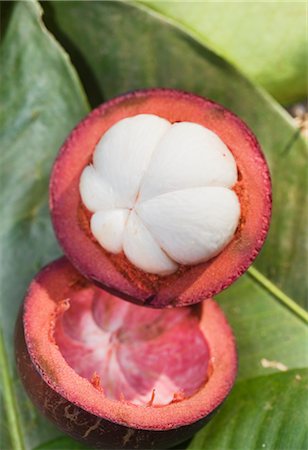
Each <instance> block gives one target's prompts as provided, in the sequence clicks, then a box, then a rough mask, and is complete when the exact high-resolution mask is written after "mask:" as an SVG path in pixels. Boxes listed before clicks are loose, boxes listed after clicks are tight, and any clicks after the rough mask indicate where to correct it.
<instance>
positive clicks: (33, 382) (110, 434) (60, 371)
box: [16, 258, 237, 449]
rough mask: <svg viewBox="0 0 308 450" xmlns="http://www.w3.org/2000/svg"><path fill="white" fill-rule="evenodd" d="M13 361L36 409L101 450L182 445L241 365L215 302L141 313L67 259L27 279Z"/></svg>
mask: <svg viewBox="0 0 308 450" xmlns="http://www.w3.org/2000/svg"><path fill="white" fill-rule="evenodd" d="M16 357H17V366H18V370H19V373H20V376H21V379H22V382H23V384H24V386H25V388H26V390H27V392H28V394H29V396H30V398H31V399H32V401H33V402H34V403H35V404H36V405H37V407H38V408H39V409H40V410H41V411H42V412H43V413H44V414H45V415H47V416H48V417H49V418H50V419H51V420H52V421H53V422H54V423H56V424H57V425H58V426H59V427H60V428H61V429H62V430H63V431H64V432H66V433H68V434H69V435H71V436H72V437H73V438H76V439H78V440H80V441H82V442H84V443H85V444H87V445H89V446H92V447H94V448H100V449H101V448H103V449H120V448H121V449H132V448H140V449H145V448H146V449H150V448H151V449H152V448H158V449H166V448H168V447H170V446H172V445H175V444H177V443H180V442H182V441H185V440H186V439H188V438H190V437H191V436H192V435H193V434H194V433H195V432H196V431H197V430H199V429H200V428H201V427H202V426H203V425H204V423H205V422H206V421H208V420H209V418H210V417H211V416H212V414H213V413H214V411H215V410H216V409H217V408H218V406H219V405H220V404H221V403H222V402H223V401H224V399H225V398H226V396H227V395H228V393H229V391H230V389H231V387H232V385H233V383H234V379H235V375H236V367H237V357H236V349H235V342H234V338H233V335H232V331H231V329H230V327H229V325H228V323H227V321H226V319H225V317H224V315H223V313H222V311H221V310H220V308H219V307H218V305H217V303H215V301H213V300H211V299H208V300H206V301H204V302H202V303H201V304H199V305H193V306H189V307H183V308H173V309H161V310H158V309H151V308H144V307H142V306H137V305H134V304H132V303H128V302H124V301H123V300H120V299H118V298H116V297H114V296H112V295H111V294H110V293H107V292H105V291H103V290H101V289H100V288H98V287H97V286H95V285H94V284H93V283H91V282H90V281H89V280H87V279H85V278H84V277H83V276H82V275H81V274H80V273H79V272H78V271H77V270H76V269H75V268H74V267H73V266H72V265H71V264H70V263H69V262H68V260H67V259H66V258H61V259H59V260H57V261H55V262H53V263H51V264H50V265H48V266H47V267H45V268H44V269H43V270H42V271H41V272H40V273H39V274H38V275H37V276H36V277H35V278H34V280H33V281H32V283H31V285H30V287H29V289H28V292H27V295H26V298H25V301H24V303H23V305H22V307H21V311H20V315H19V319H18V322H17V326H16Z"/></svg>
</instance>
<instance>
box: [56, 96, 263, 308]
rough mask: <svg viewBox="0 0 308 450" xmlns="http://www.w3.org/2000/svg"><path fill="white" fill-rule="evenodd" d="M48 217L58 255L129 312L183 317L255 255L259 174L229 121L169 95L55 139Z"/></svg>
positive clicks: (212, 106)
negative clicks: (180, 311) (145, 309)
mask: <svg viewBox="0 0 308 450" xmlns="http://www.w3.org/2000/svg"><path fill="white" fill-rule="evenodd" d="M50 209H51V216H52V221H53V225H54V229H55V233H56V236H57V238H58V240H59V243H60V245H61V246H62V248H63V250H64V253H65V255H66V256H67V257H68V259H69V260H70V261H71V263H72V264H73V265H74V266H75V267H76V268H77V269H78V271H79V272H81V273H82V274H83V275H84V276H85V277H86V278H88V279H90V280H92V281H93V282H94V283H96V284H97V285H99V286H101V287H103V288H104V289H106V290H108V291H109V292H111V293H113V294H115V295H117V296H119V297H122V298H124V299H126V300H130V301H132V302H134V303H139V304H141V305H147V306H151V307H155V308H163V307H166V306H169V307H171V306H185V305H190V304H194V303H197V302H199V301H200V300H203V299H205V298H210V297H212V296H213V295H215V294H217V293H218V292H220V291H221V290H222V289H225V288H226V287H227V286H229V285H230V284H231V283H232V282H233V281H235V280H236V279H237V278H238V277H239V276H240V275H241V274H242V273H243V272H244V271H245V270H246V269H247V268H248V267H249V265H250V264H251V263H252V261H253V260H254V259H255V257H256V256H257V254H258V253H259V251H260V249H261V247H262V245H263V243H264V240H265V237H266V234H267V231H268V228H269V222H270V215H271V183H270V175H269V171H268V167H267V164H266V162H265V159H264V156H263V154H262V152H261V149H260V146H259V144H258V142H257V140H256V138H255V136H254V135H253V133H252V132H251V131H250V130H249V128H248V127H247V126H246V125H245V124H244V123H243V122H242V121H241V120H240V119H239V118H238V117H237V116H235V115H234V114H233V113H231V112H230V111H228V110H226V109H225V108H224V107H222V106H221V105H218V104H217V103H214V102H212V101H210V100H207V99H204V98H201V97H198V96H196V95H193V94H188V93H184V92H180V91H176V90H170V89H152V90H143V91H136V92H133V93H129V94H126V95H122V96H120V97H117V98H115V99H113V100H110V101H109V102H106V103H104V104H103V105H101V106H100V107H98V108H97V109H95V110H94V111H93V112H92V113H91V114H90V115H89V116H87V117H86V118H85V119H84V120H83V121H82V122H80V123H79V125H78V126H77V127H76V128H75V129H74V130H73V131H72V133H71V134H70V135H69V137H68V138H67V140H66V142H65V143H64V145H63V147H62V148H61V150H60V152H59V155H58V157H57V159H56V162H55V164H54V167H53V171H52V175H51V182H50Z"/></svg>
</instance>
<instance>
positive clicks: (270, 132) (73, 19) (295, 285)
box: [47, 1, 308, 304]
mask: <svg viewBox="0 0 308 450" xmlns="http://www.w3.org/2000/svg"><path fill="white" fill-rule="evenodd" d="M47 20H48V25H49V27H51V28H52V30H53V32H54V33H55V34H56V36H57V37H58V39H59V40H60V41H61V43H62V44H63V45H65V46H66V48H67V49H68V50H69V51H70V52H71V54H72V55H73V57H74V58H73V62H74V63H75V65H76V66H77V67H78V68H80V69H82V70H83V71H84V70H85V69H87V71H88V72H90V73H91V77H90V78H89V80H87V79H86V78H85V79H84V80H83V81H84V83H85V89H86V91H88V89H89V86H90V88H91V89H93V80H95V89H96V96H94V97H93V91H91V97H92V98H94V99H96V100H97V102H99V101H100V100H101V99H102V98H109V97H112V96H115V95H117V94H119V93H121V92H125V91H129V90H133V89H138V88H144V87H155V86H157V87H162V86H163V87H173V88H179V89H184V90H187V91H191V92H195V93H197V94H201V95H204V96H206V97H209V98H211V99H213V100H216V101H218V102H220V103H222V104H223V105H225V106H226V107H228V108H230V109H231V110H233V111H234V112H235V113H237V114H238V115H239V116H240V117H242V118H243V119H244V120H245V121H246V122H247V123H248V125H250V126H251V128H252V129H253V130H254V132H255V134H256V135H257V137H258V139H259V140H260V142H261V145H262V147H263V148H264V151H265V154H266V157H267V160H268V162H269V165H270V168H271V172H272V177H273V220H272V225H271V231H270V234H269V237H268V240H267V243H266V245H265V247H264V249H263V252H262V254H261V256H260V257H259V258H258V260H257V262H256V265H257V267H258V269H259V270H260V271H261V272H263V273H264V274H265V275H266V276H267V277H268V278H269V279H270V280H271V281H273V282H274V283H275V284H277V285H278V287H279V288H280V289H281V290H282V291H285V292H286V294H287V295H289V296H290V297H293V298H294V299H295V300H296V301H297V302H299V303H301V304H303V303H304V301H305V298H306V286H307V284H306V278H307V277H306V273H305V272H306V271H305V265H304V264H303V261H305V258H306V251H305V247H304V245H303V242H304V240H305V232H306V224H307V220H308V217H307V209H306V210H304V211H303V205H304V204H305V201H306V199H307V192H308V188H307V183H308V176H307V171H306V167H307V151H306V150H307V148H306V146H305V142H304V140H303V139H302V138H301V137H300V136H299V133H298V131H297V129H296V128H295V127H294V126H293V125H292V122H291V118H290V117H289V116H288V115H287V113H286V112H285V111H284V110H282V109H281V108H280V107H279V105H278V104H277V103H276V102H275V101H274V100H273V99H271V98H270V97H269V96H267V95H266V94H264V93H263V92H262V91H261V90H260V89H257V88H256V87H254V86H253V85H252V84H251V83H250V82H249V81H247V80H246V79H245V78H244V77H243V76H242V75H241V74H240V73H239V72H237V71H236V70H235V69H234V68H233V67H232V66H230V65H229V64H228V63H227V62H225V61H224V60H222V59H221V58H219V57H218V56H216V55H215V54H214V53H213V52H211V51H210V50H208V49H207V48H206V47H205V46H202V45H201V44H200V43H199V42H197V41H196V40H194V39H193V38H192V37H190V36H189V35H188V34H187V33H185V32H183V31H182V30H179V29H178V28H176V27H174V26H172V25H170V23H169V22H168V21H167V20H166V19H164V18H161V17H160V16H159V17H158V16H156V15H153V13H151V14H149V12H148V9H146V10H144V9H143V8H142V9H139V7H135V6H134V5H133V4H125V3H122V2H91V4H89V3H88V2H83V1H80V2H73V3H72V2H52V3H51V4H49V8H48V10H47ZM81 29H82V30H83V32H82V33H80V30H81ZM95 104H96V103H95Z"/></svg>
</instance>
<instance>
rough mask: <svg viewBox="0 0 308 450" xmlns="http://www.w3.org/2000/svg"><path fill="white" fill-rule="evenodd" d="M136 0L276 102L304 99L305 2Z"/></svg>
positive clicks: (305, 70) (305, 60)
mask: <svg viewBox="0 0 308 450" xmlns="http://www.w3.org/2000/svg"><path fill="white" fill-rule="evenodd" d="M141 3H143V4H144V5H145V6H146V7H149V8H152V9H153V10H155V11H158V12H159V13H161V14H162V15H163V16H164V17H165V18H170V19H171V20H172V21H174V22H175V23H176V24H178V25H179V26H181V27H182V28H183V29H184V30H185V31H187V32H188V33H190V34H191V35H193V36H194V37H195V38H196V39H197V40H198V41H199V42H201V43H203V44H204V45H207V46H208V47H209V48H211V49H213V50H214V51H216V52H217V53H218V54H219V55H221V56H223V57H225V58H226V59H227V60H229V61H230V62H232V63H233V64H235V65H236V66H237V67H238V68H239V69H241V70H242V71H243V73H245V74H247V75H248V76H249V77H251V79H252V80H254V81H256V82H257V83H259V84H261V85H262V86H263V87H264V88H265V89H267V90H268V91H269V92H270V93H271V94H272V95H273V96H274V97H276V98H277V100H279V101H280V102H282V103H285V104H288V103H293V102H296V101H298V100H303V99H304V98H306V96H307V75H308V73H307V69H308V67H307V51H306V48H307V37H306V31H307V24H306V4H305V2H293V3H292V2H281V1H280V2H279V1H278V2H277V1H276V2H272V3H270V2H247V1H246V2H238V3H237V2H194V1H192V2H178V1H176V2H175V1H163V2H162V1H151V0H150V1H147V0H145V1H141Z"/></svg>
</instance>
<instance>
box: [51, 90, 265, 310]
mask: <svg viewBox="0 0 308 450" xmlns="http://www.w3.org/2000/svg"><path fill="white" fill-rule="evenodd" d="M140 114H143V115H144V114H147V115H152V116H153V115H154V116H157V117H159V118H163V119H167V120H168V121H169V122H170V123H171V124H174V123H183V122H184V123H185V122H190V123H193V124H198V126H199V125H202V127H205V128H206V129H207V130H210V131H211V132H213V133H215V134H216V136H217V137H218V138H219V139H220V140H221V141H222V142H223V143H224V144H225V145H226V146H227V148H228V151H230V152H231V154H232V155H233V158H234V160H235V162H236V166H237V181H236V183H235V185H234V186H233V187H232V191H233V192H234V193H235V194H236V196H237V198H238V201H239V204H240V218H239V222H238V225H237V229H236V231H235V233H234V235H233V238H232V240H231V241H230V242H229V243H228V244H227V245H226V246H225V247H224V248H223V249H222V250H221V252H220V253H219V254H218V255H217V256H214V257H212V258H211V259H209V260H207V261H206V262H201V263H198V264H195V265H188V264H179V265H178V266H177V270H176V271H175V272H174V273H171V274H170V275H166V276H160V275H157V274H155V273H147V272H146V271H143V270H141V269H140V268H138V267H137V266H136V265H134V264H133V263H132V262H131V261H130V260H129V259H128V258H127V257H126V256H125V254H124V253H123V251H122V252H119V253H112V252H110V251H107V250H106V249H104V248H103V247H102V246H101V245H100V244H99V243H98V241H97V239H96V238H95V237H94V235H93V233H92V231H91V226H90V222H91V219H92V212H91V211H89V210H88V209H87V207H86V206H85V205H84V203H83V202H82V199H81V196H80V190H79V185H80V177H81V175H82V173H83V171H84V169H85V167H87V166H88V165H89V164H91V163H92V162H93V161H92V158H93V153H94V150H95V147H96V146H97V144H98V142H99V141H100V140H101V139H102V137H104V135H105V133H106V132H107V131H108V130H110V128H111V127H112V126H113V125H115V124H117V123H119V122H120V121H121V120H123V119H125V118H128V117H134V116H138V115H140ZM205 151H206V149H205ZM121 164H122V166H123V170H124V171H125V161H122V162H121ZM103 169H104V168H103ZM103 169H102V170H103ZM175 170H176V164H175ZM50 209H51V215H52V221H53V225H54V229H55V232H56V235H57V238H58V240H59V242H60V244H61V246H62V248H63V250H64V252H65V254H66V256H67V257H68V258H69V260H70V261H71V262H72V264H73V265H74V266H75V267H76V268H77V269H78V271H80V272H81V273H82V274H83V275H84V276H85V277H86V278H88V279H90V280H92V281H93V282H94V283H96V284H97V285H99V286H101V287H103V288H104V289H106V290H107V291H109V292H111V293H113V294H115V295H118V296H119V297H121V298H124V299H126V300H130V301H132V302H134V303H139V304H142V305H147V306H152V307H155V308H163V307H172V306H185V305H190V304H194V303H198V302H200V301H201V300H203V299H205V298H210V297H212V296H213V295H215V294H217V293H219V292H220V291H221V290H222V289H225V288H226V287H227V286H229V285H230V284H231V283H232V282H234V281H235V280H236V279H237V278H238V277H239V276H240V275H241V274H243V273H244V272H245V270H247V268H248V267H249V265H250V264H251V263H252V262H253V260H254V259H255V257H256V256H257V255H258V253H259V251H260V249H261V247H262V245H263V243H264V240H265V238H266V234H267V231H268V228H269V222H270V215H271V183H270V175H269V171H268V167H267V164H266V162H265V160H264V156H263V154H262V152H261V150H260V146H259V144H258V142H257V140H256V138H255V136H254V135H253V133H252V132H251V131H250V130H249V128H248V127H247V126H246V125H245V124H244V123H243V122H242V121H241V120H240V119H239V118H238V117H237V116H235V115H234V114H233V113H231V112H230V111H228V110H226V109H225V108H224V107H222V106H221V105H218V104H216V103H214V102H212V101H210V100H206V99H204V98H201V97H198V96H196V95H193V94H188V93H184V92H180V91H175V90H170V89H152V90H144V91H136V92H133V93H129V94H126V95H123V96H120V97H117V98H115V99H114V100H111V101H109V102H107V103H104V104H103V105H101V106H100V107H98V108H97V109H95V110H94V111H93V112H92V113H91V114H90V115H89V116H88V117H86V118H85V119H84V120H83V121H82V122H81V123H80V124H79V125H78V126H77V127H76V128H75V129H74V130H73V132H72V133H71V134H70V136H69V137H68V139H67V140H66V142H65V144H64V145H63V147H62V148H61V150H60V153H59V155H58V157H57V160H56V162H55V165H54V168H53V171H52V176H51V182H50ZM167 225H168V224H167ZM192 241H193V239H192ZM138 248H139V247H138ZM169 256H170V255H169Z"/></svg>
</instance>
